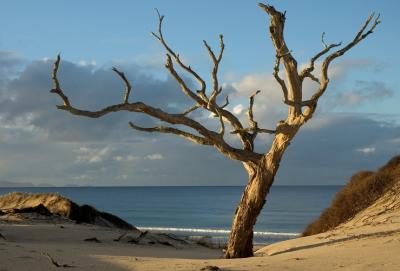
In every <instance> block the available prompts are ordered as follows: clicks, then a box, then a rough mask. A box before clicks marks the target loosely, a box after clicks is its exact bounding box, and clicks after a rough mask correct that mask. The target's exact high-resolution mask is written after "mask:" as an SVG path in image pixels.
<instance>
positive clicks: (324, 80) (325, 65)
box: [302, 13, 381, 121]
mask: <svg viewBox="0 0 400 271" xmlns="http://www.w3.org/2000/svg"><path fill="white" fill-rule="evenodd" d="M374 17H375V13H372V14H371V15H370V16H369V17H368V18H367V19H366V21H365V22H364V24H363V25H362V27H361V29H360V30H359V31H358V32H357V34H356V36H355V37H354V38H353V40H352V41H350V42H349V43H347V44H346V45H345V46H344V47H343V48H341V49H339V50H337V51H335V52H333V53H331V54H330V55H328V56H327V57H326V58H325V59H324V61H323V62H322V67H321V78H320V79H319V81H320V84H319V88H318V90H317V91H316V92H315V94H314V95H312V97H311V99H310V100H306V101H303V102H302V105H303V106H308V107H309V109H308V111H309V112H308V114H307V115H306V116H305V120H306V121H307V120H308V119H310V118H311V116H312V114H313V113H314V112H315V109H316V105H317V103H318V100H319V98H320V97H321V96H322V95H323V94H324V92H325V90H326V89H327V87H328V84H329V77H328V69H329V65H330V64H331V62H332V61H333V60H334V59H336V58H338V57H340V56H342V55H344V54H345V53H346V52H347V51H349V50H350V49H351V48H353V47H354V46H356V45H357V44H358V43H359V42H361V41H362V40H364V39H365V38H366V37H368V36H369V35H370V34H372V33H373V31H374V29H375V28H376V26H377V25H378V24H380V23H381V21H380V15H379V14H378V16H376V17H375V19H374V21H373V22H372V23H371V21H372V19H373V18H374ZM369 25H370V28H369V29H368V30H367V27H368V26H369ZM366 30H367V31H366ZM334 47H336V46H334ZM328 48H329V47H328Z"/></svg>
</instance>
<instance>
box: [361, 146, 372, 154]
mask: <svg viewBox="0 0 400 271" xmlns="http://www.w3.org/2000/svg"><path fill="white" fill-rule="evenodd" d="M375 150H376V149H375V147H365V148H360V149H357V151H358V152H361V153H363V154H372V153H374V152H375Z"/></svg>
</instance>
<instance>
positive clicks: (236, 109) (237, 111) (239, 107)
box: [233, 104, 244, 115]
mask: <svg viewBox="0 0 400 271" xmlns="http://www.w3.org/2000/svg"><path fill="white" fill-rule="evenodd" d="M243 109H244V106H243V105H242V104H238V105H237V106H235V107H234V108H233V113H235V114H236V115H240V114H241V113H242V111H243Z"/></svg>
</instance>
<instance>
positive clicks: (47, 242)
mask: <svg viewBox="0 0 400 271" xmlns="http://www.w3.org/2000/svg"><path fill="white" fill-rule="evenodd" d="M399 195H400V182H399V183H397V184H396V185H395V186H394V187H393V188H392V189H391V190H390V191H389V192H387V193H386V194H385V195H384V196H383V197H381V198H380V199H379V200H377V201H376V202H375V203H374V204H372V205H371V206H370V207H369V208H367V209H365V210H364V211H362V212H360V213H359V214H357V216H356V217H354V218H353V219H352V220H350V221H348V222H346V223H344V224H341V225H339V226H338V227H337V228H335V229H334V230H331V231H328V232H325V233H321V234H318V235H313V236H307V237H302V238H296V239H292V240H288V241H284V242H279V243H275V244H272V245H269V246H266V247H264V248H261V249H259V250H258V251H257V252H256V256H255V257H252V258H247V259H234V260H225V259H221V258H220V257H221V256H222V251H221V250H217V249H209V248H205V247H201V246H196V245H194V244H181V245H179V241H177V243H173V244H172V245H168V244H166V243H162V242H161V243H156V242H154V243H152V244H151V243H149V240H150V239H147V241H146V242H144V243H143V242H142V243H140V242H139V243H134V242H128V241H129V238H125V239H124V236H126V235H124V236H123V237H121V235H122V234H124V233H126V232H127V231H126V230H121V229H115V228H107V227H100V226H96V225H89V224H75V223H73V222H72V221H70V220H63V221H51V222H49V221H46V220H45V221H40V220H35V221H34V222H32V220H28V221H26V220H20V221H6V220H4V219H3V220H2V222H0V223H1V224H0V233H1V234H2V236H4V237H5V238H6V239H2V238H1V236H0V270H8V271H11V270H31V271H36V270H37V271H39V270H59V269H64V268H68V266H73V269H72V268H71V269H72V270H116V271H118V270H121V271H122V270H143V271H146V270H149V271H150V270H185V271H188V270H237V271H239V270H242V271H243V270H255V271H261V270H263V271H264V270H299V271H300V270H311V271H312V270H315V271H317V270H318V271H320V270H360V271H361V270H362V271H365V270H393V271H394V270H400V257H399V255H400V197H399ZM119 237H121V238H120V239H121V240H120V241H114V240H116V239H118V238H119ZM122 239H124V240H122ZM85 240H86V241H85ZM56 265H59V266H60V267H57V266H56ZM63 265H65V266H66V267H62V266H63ZM217 268H219V269H217Z"/></svg>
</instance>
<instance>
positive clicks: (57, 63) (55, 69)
mask: <svg viewBox="0 0 400 271" xmlns="http://www.w3.org/2000/svg"><path fill="white" fill-rule="evenodd" d="M60 61H61V57H60V54H58V55H57V58H56V61H55V62H54V66H53V72H52V74H51V79H52V80H53V85H54V88H53V89H52V90H50V92H51V93H55V94H57V95H58V96H60V98H61V99H62V100H63V102H64V106H70V103H69V99H68V97H67V96H65V95H64V93H63V91H62V89H61V86H60V82H59V81H58V78H57V73H58V67H59V66H60Z"/></svg>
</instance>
